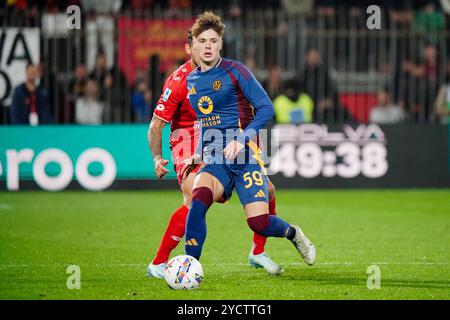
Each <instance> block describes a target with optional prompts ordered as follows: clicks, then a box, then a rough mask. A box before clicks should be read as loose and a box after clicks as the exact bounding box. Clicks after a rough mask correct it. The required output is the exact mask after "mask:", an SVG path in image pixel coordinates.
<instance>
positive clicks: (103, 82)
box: [89, 50, 113, 102]
mask: <svg viewBox="0 0 450 320" xmlns="http://www.w3.org/2000/svg"><path fill="white" fill-rule="evenodd" d="M89 78H90V79H93V80H95V81H96V82H97V85H98V89H99V99H100V101H103V102H104V101H105V99H106V92H107V90H108V89H110V88H111V86H112V83H113V78H112V75H111V72H110V71H109V70H108V67H107V65H106V55H105V54H104V53H103V51H101V50H100V51H99V53H98V55H97V60H96V63H95V67H94V70H92V71H91V73H90V74H89Z"/></svg>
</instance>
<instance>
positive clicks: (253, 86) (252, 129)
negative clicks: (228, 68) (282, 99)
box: [237, 64, 274, 139]
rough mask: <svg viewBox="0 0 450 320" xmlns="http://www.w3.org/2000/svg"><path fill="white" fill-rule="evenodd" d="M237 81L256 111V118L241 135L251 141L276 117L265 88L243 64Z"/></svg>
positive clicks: (238, 72)
mask: <svg viewBox="0 0 450 320" xmlns="http://www.w3.org/2000/svg"><path fill="white" fill-rule="evenodd" d="M237 79H238V81H239V85H240V86H241V89H242V92H243V94H244V96H245V98H246V99H247V100H248V101H249V102H250V103H251V105H252V106H253V108H254V110H255V117H254V118H253V120H252V121H251V122H250V123H249V124H248V126H247V128H245V130H244V132H243V133H241V135H243V136H244V135H245V136H246V137H247V138H250V139H251V138H252V137H254V136H255V135H256V134H257V133H258V131H259V130H260V129H262V128H264V127H265V126H266V125H267V124H268V123H269V122H270V120H272V118H273V116H274V109H273V104H272V101H271V100H270V98H269V96H268V95H267V93H266V91H265V90H264V88H263V87H262V86H261V84H260V83H259V82H258V80H256V78H255V76H254V75H253V74H252V72H251V71H250V70H249V69H248V68H247V67H246V66H244V65H242V64H241V65H240V66H239V68H238V70H237Z"/></svg>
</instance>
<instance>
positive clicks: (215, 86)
mask: <svg viewBox="0 0 450 320" xmlns="http://www.w3.org/2000/svg"><path fill="white" fill-rule="evenodd" d="M220 88H222V81H220V80H216V81H214V83H213V89H214V90H216V91H219V90H220Z"/></svg>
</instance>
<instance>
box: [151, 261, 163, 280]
mask: <svg viewBox="0 0 450 320" xmlns="http://www.w3.org/2000/svg"><path fill="white" fill-rule="evenodd" d="M165 268H166V264H165V263H160V264H153V263H150V264H149V265H148V267H147V272H146V275H147V277H149V278H158V279H164V269H165Z"/></svg>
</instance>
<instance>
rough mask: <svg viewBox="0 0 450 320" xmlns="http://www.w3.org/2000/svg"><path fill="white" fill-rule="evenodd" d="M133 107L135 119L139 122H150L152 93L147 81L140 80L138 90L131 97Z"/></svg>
mask: <svg viewBox="0 0 450 320" xmlns="http://www.w3.org/2000/svg"><path fill="white" fill-rule="evenodd" d="M131 107H132V109H133V113H134V121H135V122H137V123H148V122H149V121H150V115H151V111H152V93H151V91H150V90H149V88H148V85H147V82H146V81H145V80H144V81H139V83H137V85H136V90H135V91H134V92H133V95H132V97H131Z"/></svg>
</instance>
